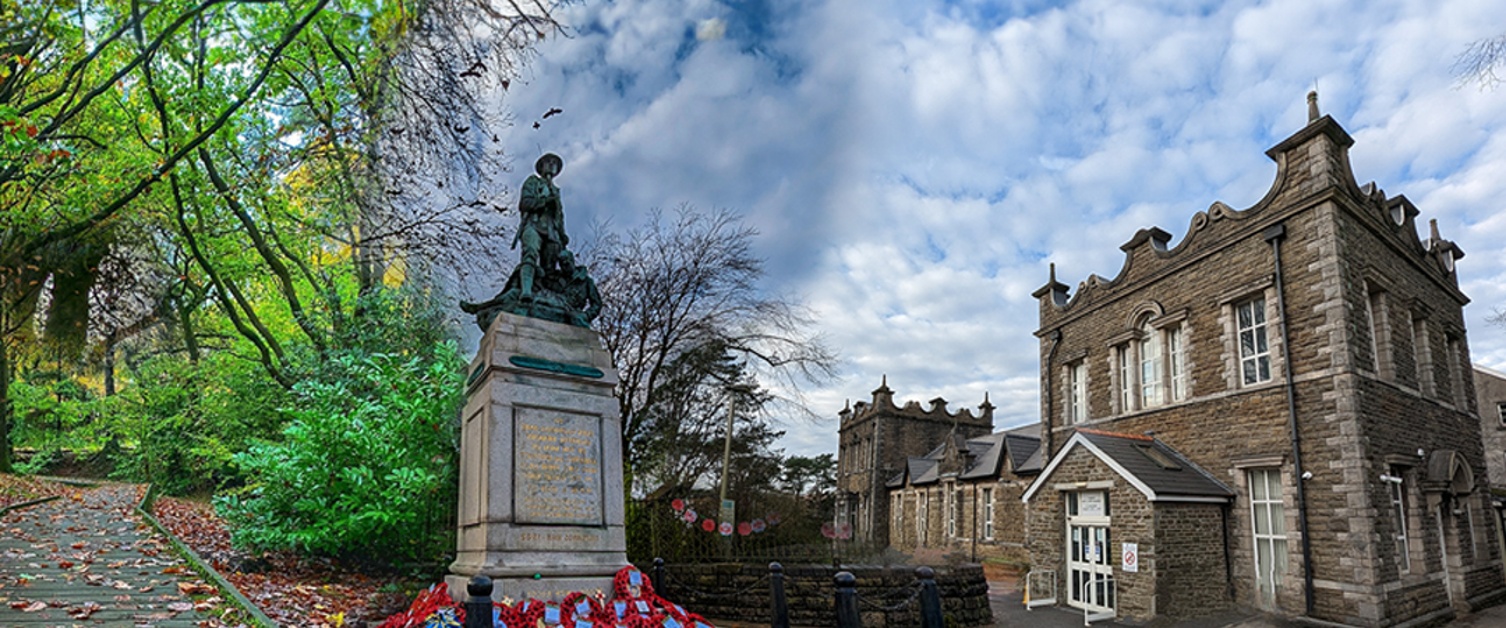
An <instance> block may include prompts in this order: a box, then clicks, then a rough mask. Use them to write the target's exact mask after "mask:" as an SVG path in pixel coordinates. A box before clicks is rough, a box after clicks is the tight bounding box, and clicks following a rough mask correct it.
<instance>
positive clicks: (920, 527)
mask: <svg viewBox="0 0 1506 628" xmlns="http://www.w3.org/2000/svg"><path fill="white" fill-rule="evenodd" d="M927 497H929V496H928V495H927V494H926V492H925V491H921V492H920V493H919V494H918V495H916V497H915V499H916V502H915V544H916V545H925V543H926V519H927V518H928V517H929V515H930V513H929V510H930V509H929V508H928V507H927V506H929V504H927V503H926V502H927V499H926V498H927Z"/></svg>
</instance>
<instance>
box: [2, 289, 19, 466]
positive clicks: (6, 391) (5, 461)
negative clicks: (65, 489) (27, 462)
mask: <svg viewBox="0 0 1506 628" xmlns="http://www.w3.org/2000/svg"><path fill="white" fill-rule="evenodd" d="M4 307H5V305H4V304H3V303H0V328H4V326H5V324H6V322H7V321H6V316H5V314H6V312H5V311H4ZM10 374H11V368H10V343H9V342H6V341H5V340H4V339H3V338H0V473H12V472H14V471H15V469H14V467H13V465H12V463H11V448H10V427H11V410H12V408H11V405H10Z"/></svg>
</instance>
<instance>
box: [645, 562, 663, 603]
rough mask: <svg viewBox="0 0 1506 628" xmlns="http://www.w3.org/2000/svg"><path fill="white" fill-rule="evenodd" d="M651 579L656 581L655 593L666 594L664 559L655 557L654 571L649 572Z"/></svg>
mask: <svg viewBox="0 0 1506 628" xmlns="http://www.w3.org/2000/svg"><path fill="white" fill-rule="evenodd" d="M649 580H650V581H652V582H653V583H654V593H656V594H658V595H664V594H665V592H664V559H663V558H654V571H653V573H651V574H649Z"/></svg>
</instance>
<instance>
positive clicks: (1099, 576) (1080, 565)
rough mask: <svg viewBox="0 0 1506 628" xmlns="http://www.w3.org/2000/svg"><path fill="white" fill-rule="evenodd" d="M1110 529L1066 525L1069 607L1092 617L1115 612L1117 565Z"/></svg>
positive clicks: (1087, 525)
mask: <svg viewBox="0 0 1506 628" xmlns="http://www.w3.org/2000/svg"><path fill="white" fill-rule="evenodd" d="M1112 558H1113V556H1112V554H1111V552H1110V550H1109V526H1108V525H1107V524H1104V525H1097V524H1090V523H1075V522H1074V523H1069V524H1067V587H1068V591H1067V604H1068V605H1070V606H1075V607H1077V608H1081V609H1084V610H1087V611H1088V612H1090V613H1110V614H1112V613H1113V612H1114V584H1113V579H1114V563H1113V562H1112Z"/></svg>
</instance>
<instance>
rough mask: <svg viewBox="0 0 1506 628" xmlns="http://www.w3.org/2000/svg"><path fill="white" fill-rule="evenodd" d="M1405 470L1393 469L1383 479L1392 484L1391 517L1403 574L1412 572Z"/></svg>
mask: <svg viewBox="0 0 1506 628" xmlns="http://www.w3.org/2000/svg"><path fill="white" fill-rule="evenodd" d="M1402 472H1403V469H1400V468H1398V467H1391V473H1390V474H1388V475H1386V476H1383V477H1382V478H1381V479H1383V480H1385V481H1386V482H1387V483H1388V484H1390V485H1391V486H1390V488H1391V516H1392V517H1394V518H1395V530H1396V534H1395V537H1396V564H1397V566H1399V567H1400V568H1401V573H1407V572H1410V571H1411V570H1412V554H1411V551H1409V549H1408V547H1407V492H1406V487H1404V486H1402Z"/></svg>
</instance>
